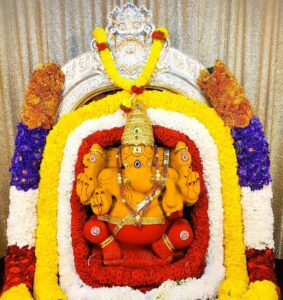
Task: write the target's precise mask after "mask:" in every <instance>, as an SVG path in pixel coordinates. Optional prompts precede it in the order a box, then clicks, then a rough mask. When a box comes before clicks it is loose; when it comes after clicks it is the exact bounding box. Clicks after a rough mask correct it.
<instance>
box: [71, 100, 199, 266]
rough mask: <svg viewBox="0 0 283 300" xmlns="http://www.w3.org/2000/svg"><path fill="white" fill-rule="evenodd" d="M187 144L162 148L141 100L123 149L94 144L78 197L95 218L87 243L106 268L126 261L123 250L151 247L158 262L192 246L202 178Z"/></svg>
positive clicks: (127, 127) (128, 124)
mask: <svg viewBox="0 0 283 300" xmlns="http://www.w3.org/2000/svg"><path fill="white" fill-rule="evenodd" d="M191 164H192V158H191V155H190V152H189V149H188V147H187V146H186V144H185V143H184V142H178V143H177V145H176V147H175V148H173V149H171V150H170V149H167V148H161V147H157V146H156V145H155V144H154V136H153V129H152V125H151V122H150V120H149V118H148V116H147V113H146V109H145V107H144V106H143V103H142V102H139V101H136V102H135V103H134V104H133V106H132V110H131V112H129V113H128V115H127V120H126V124H125V128H124V131H123V135H122V138H121V146H120V147H119V148H112V149H103V148H102V147H101V146H100V145H99V144H94V145H92V147H91V149H90V152H89V153H88V154H86V155H85V156H84V159H83V165H84V172H83V173H80V174H79V175H78V177H77V188H76V191H77V194H78V196H79V198H80V201H81V203H82V204H83V205H85V206H90V207H91V210H92V213H93V214H92V215H91V216H90V218H89V220H88V221H87V222H86V223H85V225H84V235H85V238H86V239H87V240H88V241H89V242H90V243H91V244H93V245H95V247H100V248H101V249H102V255H103V259H104V263H107V264H111V263H113V262H115V261H116V262H117V261H119V260H121V259H123V256H124V253H123V250H122V247H121V246H122V245H125V244H126V245H132V246H139V247H146V248H147V249H148V248H151V250H152V253H154V256H155V257H156V258H157V259H161V260H163V261H168V262H170V261H172V259H173V258H174V255H175V254H176V253H178V252H180V250H182V249H185V248H187V247H189V245H190V244H191V242H192V240H193V230H192V228H191V226H190V224H189V220H187V219H185V218H183V208H184V206H191V205H193V204H194V203H196V201H197V200H198V197H199V194H200V180H199V174H198V173H197V172H194V171H193V170H192V166H191Z"/></svg>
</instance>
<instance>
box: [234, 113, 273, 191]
mask: <svg viewBox="0 0 283 300" xmlns="http://www.w3.org/2000/svg"><path fill="white" fill-rule="evenodd" d="M231 132H232V136H233V138H234V147H235V149H236V153H237V159H238V176H239V183H240V185H241V186H244V187H250V188H251V189H252V190H260V189H262V187H263V186H264V185H267V184H269V183H270V182H271V176H270V173H269V167H270V161H269V149H268V143H267V141H266V138H265V136H264V132H263V129H262V124H261V122H260V120H259V119H258V118H257V117H253V118H252V119H251V121H250V123H249V125H248V126H247V127H245V128H234V129H232V131H231ZM251 137H252V138H251Z"/></svg>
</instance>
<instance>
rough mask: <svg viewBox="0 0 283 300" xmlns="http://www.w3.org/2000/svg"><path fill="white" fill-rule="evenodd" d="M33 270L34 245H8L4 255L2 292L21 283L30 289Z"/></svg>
mask: <svg viewBox="0 0 283 300" xmlns="http://www.w3.org/2000/svg"><path fill="white" fill-rule="evenodd" d="M34 270H35V254H34V247H33V248H30V249H29V248H28V246H24V247H22V248H19V247H18V246H16V245H15V246H9V247H8V249H7V256H6V257H5V277H4V287H3V291H2V292H5V291H7V290H9V289H10V288H12V287H13V286H17V285H19V284H21V283H23V284H25V285H26V286H27V287H28V288H29V289H30V290H32V285H33V277H34Z"/></svg>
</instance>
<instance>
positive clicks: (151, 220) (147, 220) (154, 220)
mask: <svg viewBox="0 0 283 300" xmlns="http://www.w3.org/2000/svg"><path fill="white" fill-rule="evenodd" d="M97 219H98V220H101V221H106V222H109V223H111V224H115V225H117V224H119V223H120V222H121V221H122V220H125V218H118V217H113V216H110V215H104V216H97ZM139 223H141V224H142V225H154V224H165V217H141V218H140V220H139ZM135 224H136V219H135V216H132V217H131V218H130V219H127V220H125V223H123V225H135Z"/></svg>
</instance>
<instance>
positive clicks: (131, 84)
mask: <svg viewBox="0 0 283 300" xmlns="http://www.w3.org/2000/svg"><path fill="white" fill-rule="evenodd" d="M93 36H94V38H95V40H96V42H97V44H96V45H97V49H98V51H99V54H100V58H101V62H102V64H103V66H104V68H105V71H106V73H107V75H108V76H109V77H110V79H111V80H112V81H113V83H114V84H115V85H117V86H118V87H120V88H122V89H123V90H124V91H128V92H130V93H133V94H136V95H139V94H142V93H143V92H144V87H145V85H146V84H147V83H148V82H149V81H150V78H151V76H152V74H153V72H154V69H155V67H156V65H157V63H158V60H159V57H160V53H161V50H162V48H163V46H164V43H165V42H166V40H167V39H169V33H168V31H167V29H166V28H165V27H160V28H158V29H157V31H154V32H153V33H152V40H153V43H152V46H151V49H150V53H149V56H148V59H147V62H146V64H145V66H144V69H143V70H142V72H141V73H140V74H139V76H138V77H137V79H135V80H129V79H126V78H123V77H122V76H121V75H120V73H119V71H118V70H117V68H116V65H115V62H114V60H113V56H112V54H111V51H110V49H109V47H108V44H107V37H106V33H105V31H104V29H103V28H101V27H98V28H96V29H95V30H94V31H93ZM122 107H124V108H125V111H128V109H129V108H130V107H131V98H130V97H129V98H126V99H124V100H123V102H122Z"/></svg>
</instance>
